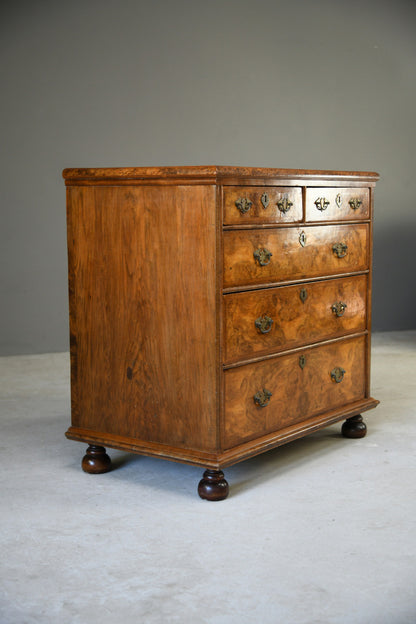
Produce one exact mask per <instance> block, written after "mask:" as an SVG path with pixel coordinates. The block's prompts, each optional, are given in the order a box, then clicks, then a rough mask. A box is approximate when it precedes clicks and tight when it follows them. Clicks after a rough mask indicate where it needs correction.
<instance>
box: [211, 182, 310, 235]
mask: <svg viewBox="0 0 416 624" xmlns="http://www.w3.org/2000/svg"><path fill="white" fill-rule="evenodd" d="M223 194H224V195H223V197H224V225H242V224H247V225H248V224H256V223H293V222H296V221H301V220H302V190H301V188H299V187H275V186H269V187H261V186H231V187H224V189H223Z"/></svg>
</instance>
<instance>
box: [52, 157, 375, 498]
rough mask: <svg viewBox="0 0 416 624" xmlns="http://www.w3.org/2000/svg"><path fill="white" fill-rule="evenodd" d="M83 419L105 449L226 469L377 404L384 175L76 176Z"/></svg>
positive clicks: (354, 419)
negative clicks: (373, 305) (375, 218)
mask: <svg viewBox="0 0 416 624" xmlns="http://www.w3.org/2000/svg"><path fill="white" fill-rule="evenodd" d="M63 175H64V178H65V181H66V185H67V222H68V258H69V299H70V344H71V401H72V425H71V427H70V428H69V430H68V431H67V434H66V435H67V437H68V438H70V439H72V440H78V441H82V442H84V443H87V444H88V445H89V446H88V448H87V452H86V455H85V456H84V458H83V460H82V466H83V468H84V470H85V471H87V472H91V473H99V472H105V471H107V470H109V469H110V468H111V460H110V458H109V456H108V455H107V453H106V449H105V447H112V448H116V449H124V450H126V451H129V452H134V453H140V454H143V455H152V456H157V457H161V458H165V459H170V460H174V461H180V462H185V463H189V464H194V465H200V466H202V467H203V468H204V470H205V472H204V475H203V478H202V480H201V482H200V483H199V487H198V491H199V494H200V496H201V497H202V498H206V499H210V500H220V499H223V498H225V497H226V496H227V494H228V484H227V481H226V480H225V478H224V473H223V469H224V468H225V467H227V466H229V465H232V464H234V463H236V462H239V461H241V460H244V459H246V458H248V457H251V456H253V455H256V454H258V453H262V452H263V451H267V450H269V449H272V448H273V447H277V446H279V445H281V444H284V443H286V442H288V441H290V440H293V439H295V438H299V437H301V436H304V435H306V434H308V433H309V432H312V431H315V430H317V429H319V428H321V427H324V426H326V425H329V424H331V423H334V422H336V421H340V420H345V422H344V424H343V427H342V433H343V434H344V435H345V436H347V437H362V436H363V435H365V432H366V426H365V424H364V422H363V419H362V416H361V413H362V412H363V411H365V410H368V409H370V408H372V407H375V406H376V405H377V403H378V401H376V400H375V399H373V398H371V396H370V388H369V380H370V324H371V309H370V293H371V250H372V212H373V191H374V185H375V183H376V181H377V179H378V175H377V174H375V173H368V172H367V173H359V172H331V171H303V170H302V171H300V170H283V169H263V168H243V167H215V166H208V167H178V168H175V167H165V168H115V169H66V170H65V171H64V173H63Z"/></svg>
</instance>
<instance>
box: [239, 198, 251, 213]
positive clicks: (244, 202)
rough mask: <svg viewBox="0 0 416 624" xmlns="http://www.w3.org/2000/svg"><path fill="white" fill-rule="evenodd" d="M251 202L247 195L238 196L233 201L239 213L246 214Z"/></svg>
mask: <svg viewBox="0 0 416 624" xmlns="http://www.w3.org/2000/svg"><path fill="white" fill-rule="evenodd" d="M252 204H253V202H252V201H250V200H249V199H248V198H247V197H239V198H238V199H237V200H236V202H235V205H236V206H237V208H238V209H239V211H240V212H241V214H246V212H248V211H249V210H250V208H251V206H252Z"/></svg>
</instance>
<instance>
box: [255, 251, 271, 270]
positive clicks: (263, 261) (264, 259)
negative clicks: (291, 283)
mask: <svg viewBox="0 0 416 624" xmlns="http://www.w3.org/2000/svg"><path fill="white" fill-rule="evenodd" d="M272 255H273V254H272V252H271V251H269V250H268V249H266V248H265V247H260V248H259V249H256V251H255V252H254V253H253V256H254V258H255V260H257V262H258V263H259V265H260V266H266V265H267V264H269V263H270V258H271V257H272Z"/></svg>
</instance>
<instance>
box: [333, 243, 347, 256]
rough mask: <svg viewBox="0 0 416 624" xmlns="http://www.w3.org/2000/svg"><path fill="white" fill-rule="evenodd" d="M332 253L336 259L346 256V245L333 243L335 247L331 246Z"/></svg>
mask: <svg viewBox="0 0 416 624" xmlns="http://www.w3.org/2000/svg"><path fill="white" fill-rule="evenodd" d="M332 251H333V252H334V254H335V255H336V256H338V258H344V256H346V255H347V251H348V245H346V244H345V243H335V245H333V246H332Z"/></svg>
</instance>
